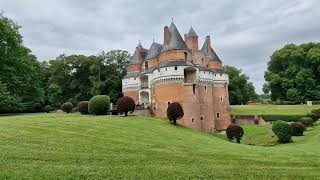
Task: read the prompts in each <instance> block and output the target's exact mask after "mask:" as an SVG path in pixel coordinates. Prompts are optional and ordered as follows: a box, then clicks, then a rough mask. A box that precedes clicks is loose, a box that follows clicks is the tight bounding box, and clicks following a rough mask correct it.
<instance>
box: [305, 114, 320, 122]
mask: <svg viewBox="0 0 320 180" xmlns="http://www.w3.org/2000/svg"><path fill="white" fill-rule="evenodd" d="M306 117H310V118H311V119H312V120H313V121H317V120H318V119H319V116H318V115H317V114H316V113H312V112H311V113H308V114H307V115H306Z"/></svg>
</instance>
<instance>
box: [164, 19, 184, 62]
mask: <svg viewBox="0 0 320 180" xmlns="http://www.w3.org/2000/svg"><path fill="white" fill-rule="evenodd" d="M188 53H189V49H188V47H187V45H186V43H185V42H184V40H183V39H182V37H181V35H180V33H179V31H178V29H177V27H176V25H175V24H174V23H173V22H172V23H171V25H170V28H168V27H167V26H166V27H164V42H163V47H162V50H161V53H160V54H159V62H162V61H167V60H172V59H174V60H184V61H186V60H187V59H188Z"/></svg>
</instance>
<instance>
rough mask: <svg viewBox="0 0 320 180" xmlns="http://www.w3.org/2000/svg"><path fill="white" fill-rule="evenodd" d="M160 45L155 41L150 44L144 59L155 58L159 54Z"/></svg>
mask: <svg viewBox="0 0 320 180" xmlns="http://www.w3.org/2000/svg"><path fill="white" fill-rule="evenodd" d="M161 49H162V45H161V44H159V43H156V42H153V43H152V44H151V47H150V50H149V51H148V52H147V56H146V60H147V59H152V58H155V57H157V56H158V55H159V53H160V51H161Z"/></svg>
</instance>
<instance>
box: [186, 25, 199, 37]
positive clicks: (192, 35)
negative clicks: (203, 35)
mask: <svg viewBox="0 0 320 180" xmlns="http://www.w3.org/2000/svg"><path fill="white" fill-rule="evenodd" d="M188 36H189V37H198V35H197V33H196V32H195V31H194V29H193V27H192V26H191V28H190V30H189V32H188Z"/></svg>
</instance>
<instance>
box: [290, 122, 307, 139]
mask: <svg viewBox="0 0 320 180" xmlns="http://www.w3.org/2000/svg"><path fill="white" fill-rule="evenodd" d="M290 126H291V129H292V134H291V135H292V136H303V131H304V125H303V124H302V123H301V122H293V123H291V124H290Z"/></svg>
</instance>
